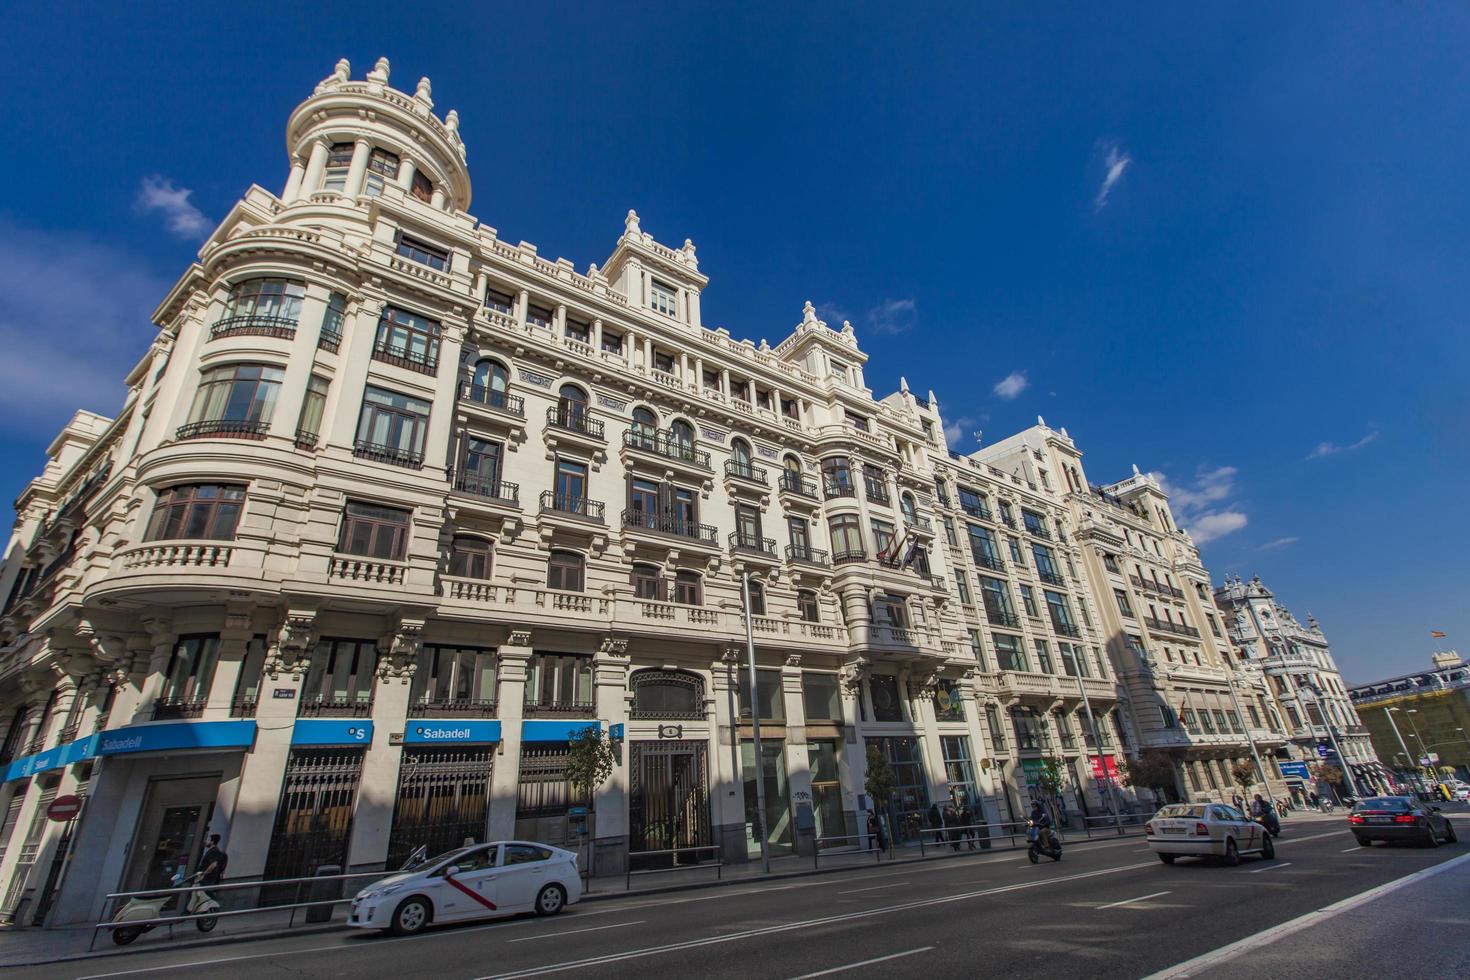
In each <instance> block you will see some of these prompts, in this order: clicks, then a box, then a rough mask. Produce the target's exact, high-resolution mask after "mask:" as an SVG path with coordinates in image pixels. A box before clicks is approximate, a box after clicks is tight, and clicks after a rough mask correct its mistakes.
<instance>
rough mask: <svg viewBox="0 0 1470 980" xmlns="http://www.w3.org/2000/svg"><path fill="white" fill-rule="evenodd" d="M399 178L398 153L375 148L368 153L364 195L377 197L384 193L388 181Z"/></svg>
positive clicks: (363, 186)
mask: <svg viewBox="0 0 1470 980" xmlns="http://www.w3.org/2000/svg"><path fill="white" fill-rule="evenodd" d="M397 179H398V154H396V153H389V152H388V151H387V150H382V149H378V148H377V147H374V148H373V152H372V153H370V154H369V155H368V165H367V174H366V176H365V177H364V179H363V183H362V193H363V196H364V197H377V196H378V195H379V194H382V193H383V188H384V187H386V186H387V183H388V181H390V180H397Z"/></svg>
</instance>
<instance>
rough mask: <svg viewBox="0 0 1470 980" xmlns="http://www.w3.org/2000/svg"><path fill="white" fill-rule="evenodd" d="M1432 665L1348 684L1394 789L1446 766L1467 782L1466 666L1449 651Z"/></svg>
mask: <svg viewBox="0 0 1470 980" xmlns="http://www.w3.org/2000/svg"><path fill="white" fill-rule="evenodd" d="M1432 664H1433V665H1432V666H1431V667H1430V669H1429V670H1426V671H1424V672H1423V673H1419V674H1405V675H1403V676H1401V677H1391V678H1389V679H1388V680H1382V681H1374V682H1373V683H1371V684H1359V685H1356V686H1354V687H1351V688H1349V689H1348V697H1349V698H1351V699H1352V703H1353V708H1354V709H1355V710H1356V712H1357V715H1358V717H1359V718H1360V719H1361V720H1362V723H1363V724H1364V725H1365V726H1366V727H1367V729H1368V737H1369V738H1371V739H1372V740H1373V749H1374V751H1375V752H1376V753H1377V757H1378V758H1379V759H1382V760H1387V762H1386V763H1385V765H1386V766H1387V767H1388V768H1389V769H1390V770H1391V771H1392V772H1393V774H1394V781H1395V783H1396V784H1397V786H1396V788H1399V787H1411V786H1412V787H1414V788H1417V789H1425V788H1427V784H1428V783H1429V782H1431V781H1435V780H1436V779H1439V778H1442V777H1444V776H1446V775H1447V773H1445V772H1444V770H1445V768H1446V767H1448V768H1449V769H1452V770H1454V773H1455V775H1456V777H1457V778H1459V779H1460V780H1461V781H1462V782H1470V665H1467V664H1466V663H1465V661H1464V660H1462V659H1460V655H1459V654H1458V653H1454V652H1449V653H1436V654H1434V656H1433V658H1432Z"/></svg>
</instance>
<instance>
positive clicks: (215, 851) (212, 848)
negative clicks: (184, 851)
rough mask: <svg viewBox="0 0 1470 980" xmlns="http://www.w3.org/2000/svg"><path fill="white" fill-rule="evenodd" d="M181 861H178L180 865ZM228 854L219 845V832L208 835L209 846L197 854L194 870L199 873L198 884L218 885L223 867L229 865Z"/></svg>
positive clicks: (221, 879)
mask: <svg viewBox="0 0 1470 980" xmlns="http://www.w3.org/2000/svg"><path fill="white" fill-rule="evenodd" d="M182 864H183V862H180V866H181V867H182ZM229 864H230V856H229V855H228V854H226V853H225V849H224V848H223V847H221V846H220V836H219V834H210V835H209V846H208V847H206V848H205V849H204V853H203V854H201V855H199V863H198V864H197V865H195V867H194V870H195V871H197V872H198V873H199V884H200V885H218V884H219V883H220V882H221V881H223V880H224V877H225V868H227V867H229Z"/></svg>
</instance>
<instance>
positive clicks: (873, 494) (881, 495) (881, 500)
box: [863, 480, 890, 505]
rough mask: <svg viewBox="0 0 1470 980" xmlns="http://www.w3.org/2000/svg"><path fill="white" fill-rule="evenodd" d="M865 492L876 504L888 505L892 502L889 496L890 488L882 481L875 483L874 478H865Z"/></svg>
mask: <svg viewBox="0 0 1470 980" xmlns="http://www.w3.org/2000/svg"><path fill="white" fill-rule="evenodd" d="M863 492H864V493H865V494H867V497H868V499H869V500H870V501H872V502H873V503H875V504H884V505H886V504H888V503H889V502H890V498H889V496H888V488H887V487H885V486H884V485H883V484H881V483H875V482H874V481H872V480H864V481H863Z"/></svg>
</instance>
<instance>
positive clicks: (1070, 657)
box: [1057, 643, 1092, 677]
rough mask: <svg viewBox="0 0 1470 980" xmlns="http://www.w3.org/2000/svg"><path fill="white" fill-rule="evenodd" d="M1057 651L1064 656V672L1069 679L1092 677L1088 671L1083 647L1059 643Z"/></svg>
mask: <svg viewBox="0 0 1470 980" xmlns="http://www.w3.org/2000/svg"><path fill="white" fill-rule="evenodd" d="M1057 651H1058V652H1059V653H1060V654H1061V655H1062V670H1063V672H1065V673H1066V675H1067V676H1068V677H1090V676H1092V675H1091V673H1090V672H1089V671H1088V669H1087V657H1086V656H1085V655H1084V654H1083V652H1082V647H1080V646H1078V645H1077V644H1075V643H1058V644H1057Z"/></svg>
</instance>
